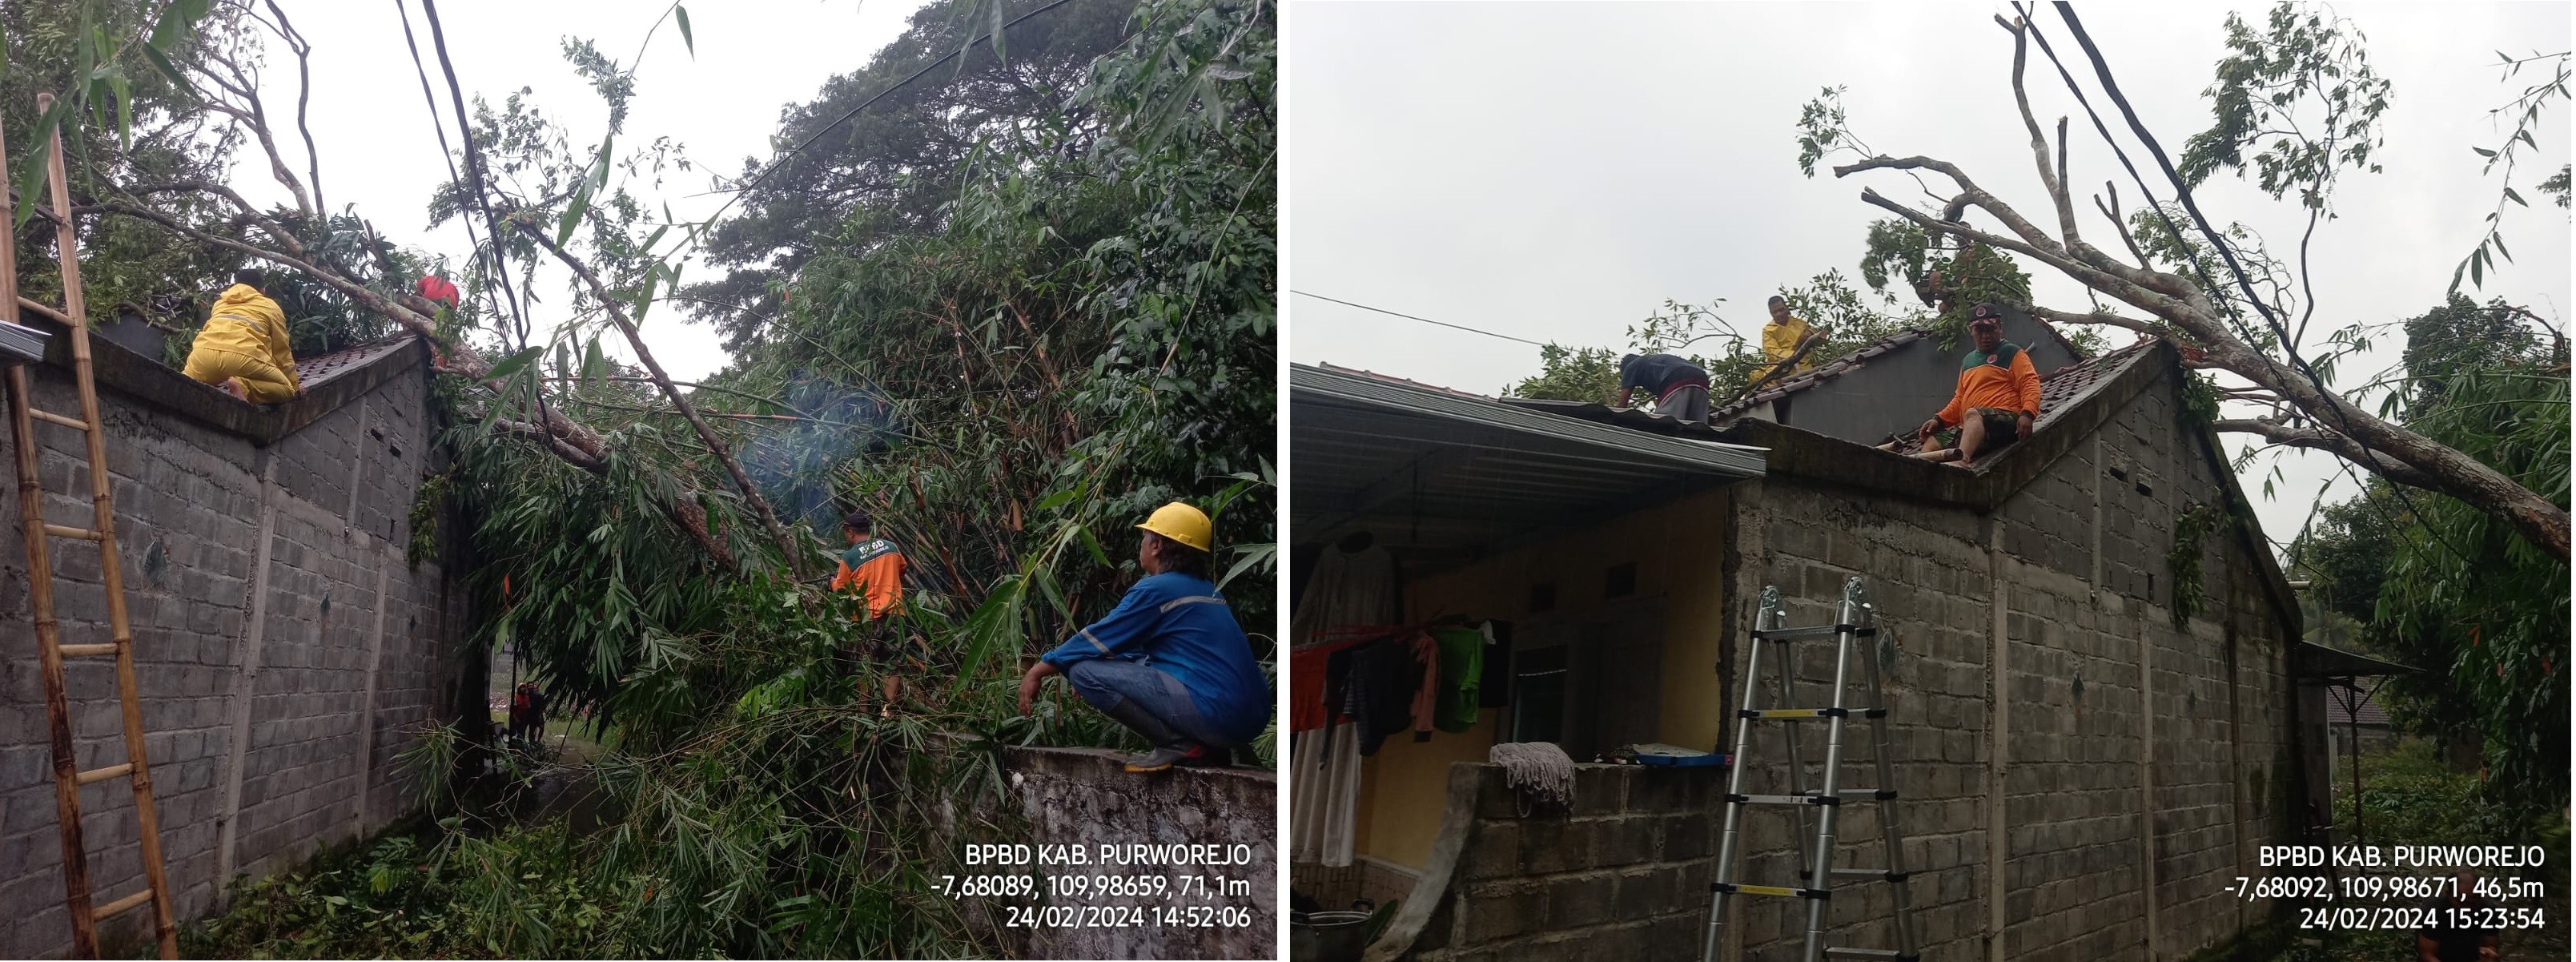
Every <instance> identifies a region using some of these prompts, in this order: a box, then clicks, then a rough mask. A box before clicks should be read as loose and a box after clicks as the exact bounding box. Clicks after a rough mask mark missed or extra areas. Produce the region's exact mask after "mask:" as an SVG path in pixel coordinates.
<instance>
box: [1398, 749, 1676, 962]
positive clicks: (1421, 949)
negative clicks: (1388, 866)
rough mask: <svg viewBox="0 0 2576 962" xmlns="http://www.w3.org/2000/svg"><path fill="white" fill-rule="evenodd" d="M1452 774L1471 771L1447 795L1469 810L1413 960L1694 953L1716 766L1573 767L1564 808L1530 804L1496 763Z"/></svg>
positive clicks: (1641, 958)
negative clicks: (1468, 800) (1464, 794)
mask: <svg viewBox="0 0 2576 962" xmlns="http://www.w3.org/2000/svg"><path fill="white" fill-rule="evenodd" d="M1451 771H1452V772H1453V773H1460V772H1464V773H1467V774H1465V775H1464V776H1455V775H1453V780H1452V782H1451V785H1452V788H1451V791H1452V792H1453V793H1455V792H1460V791H1472V792H1473V793H1474V802H1473V808H1472V809H1471V810H1472V811H1473V813H1474V815H1473V819H1472V821H1471V822H1470V823H1469V824H1468V825H1467V826H1466V827H1465V828H1464V831H1465V833H1466V834H1465V841H1464V844H1463V845H1462V846H1461V847H1460V848H1459V850H1458V855H1457V861H1456V863H1455V869H1454V870H1453V872H1452V874H1451V875H1450V876H1449V883H1448V889H1447V892H1446V893H1445V894H1444V895H1443V896H1442V897H1441V898H1442V904H1440V905H1439V906H1438V907H1436V908H1434V909H1433V911H1432V914H1431V917H1430V920H1429V922H1428V923H1426V924H1425V926H1424V927H1423V929H1422V931H1421V933H1420V934H1419V935H1418V936H1416V937H1415V939H1414V942H1413V950H1414V952H1415V956H1414V957H1416V958H1420V959H1424V960H1436V962H1498V960H1502V959H1513V960H1522V959H1531V960H1551V959H1568V960H1572V959H1620V960H1636V962H1650V960H1673V962H1682V960H1695V959H1698V958H1699V957H1700V947H1701V945H1702V942H1703V939H1704V938H1705V936H1706V928H1705V926H1706V924H1707V919H1708V897H1709V893H1708V882H1709V873H1710V871H1711V870H1712V868H1713V867H1714V866H1715V864H1716V863H1715V862H1714V861H1713V860H1712V857H1713V856H1714V854H1715V852H1716V844H1717V827H1718V826H1717V821H1716V820H1715V819H1714V818H1712V817H1711V815H1712V814H1713V813H1715V812H1716V811H1718V802H1719V799H1721V798H1722V795H1723V792H1724V790H1725V784H1724V781H1723V775H1722V773H1721V772H1719V771H1718V770H1716V769H1707V768H1697V769H1664V768H1646V767H1643V766H1636V765H1578V766H1576V767H1575V790H1574V805H1573V807H1572V808H1571V809H1570V810H1568V811H1563V812H1529V811H1526V810H1525V809H1524V807H1523V804H1522V802H1521V799H1520V797H1519V793H1517V792H1515V791H1513V790H1512V789H1511V788H1510V787H1509V786H1508V784H1507V783H1506V782H1505V780H1504V777H1503V769H1502V768H1501V767H1500V766H1497V765H1490V764H1482V763H1471V762H1459V763H1456V764H1454V765H1452V766H1451ZM1444 831H1445V829H1444Z"/></svg>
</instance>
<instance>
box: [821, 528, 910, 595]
mask: <svg viewBox="0 0 2576 962" xmlns="http://www.w3.org/2000/svg"><path fill="white" fill-rule="evenodd" d="M841 534H842V536H843V537H846V538H848V539H849V542H850V550H848V551H844V552H841V567H840V570H839V571H837V572H835V573H833V575H832V590H834V591H854V592H857V593H858V594H860V595H861V596H864V597H866V598H867V599H868V617H870V618H883V617H885V615H886V612H888V611H892V610H896V609H899V608H901V607H902V606H903V568H904V565H905V564H906V562H905V561H904V557H903V549H902V548H898V547H896V546H895V543H894V542H892V541H888V540H886V539H884V538H880V537H877V536H876V519H874V518H871V517H868V513H867V512H865V511H861V512H858V513H855V514H852V515H850V516H849V517H846V518H843V519H841Z"/></svg>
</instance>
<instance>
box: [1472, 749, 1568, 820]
mask: <svg viewBox="0 0 2576 962" xmlns="http://www.w3.org/2000/svg"><path fill="white" fill-rule="evenodd" d="M1486 758H1488V759H1490V760H1491V761H1493V763H1494V764H1496V765H1500V766H1503V781H1504V783H1506V784H1508V785H1510V786H1511V787H1512V788H1513V789H1514V790H1516V791H1519V792H1520V793H1521V799H1522V800H1523V801H1525V802H1534V803H1536V805H1537V806H1539V807H1546V808H1558V809H1563V808H1572V807H1574V759H1572V758H1569V757H1567V756H1566V754H1565V749H1562V748H1558V747H1556V743H1555V742H1504V743H1502V744H1500V745H1496V746H1494V749H1493V751H1491V752H1489V753H1487V754H1486Z"/></svg>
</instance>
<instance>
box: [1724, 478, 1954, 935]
mask: <svg viewBox="0 0 2576 962" xmlns="http://www.w3.org/2000/svg"><path fill="white" fill-rule="evenodd" d="M1743 500H1745V501H1746V502H1748V507H1747V508H1746V509H1745V510H1746V511H1747V512H1748V514H1749V515H1750V517H1748V518H1747V520H1746V523H1745V527H1748V528H1756V529H1758V530H1759V531H1760V536H1761V543H1760V545H1759V547H1758V548H1757V547H1755V546H1751V545H1748V546H1747V547H1746V553H1747V556H1748V559H1751V558H1759V559H1760V561H1759V563H1758V564H1756V565H1750V567H1752V568H1753V569H1754V570H1752V571H1750V572H1748V573H1747V577H1745V578H1744V579H1743V581H1744V583H1742V584H1740V585H1739V588H1738V590H1739V591H1740V592H1743V593H1746V594H1747V595H1748V596H1751V595H1753V594H1757V593H1758V592H1759V590H1760V586H1762V585H1766V584H1774V585H1778V586H1779V587H1780V589H1781V593H1782V595H1783V600H1784V601H1785V602H1786V605H1785V608H1786V610H1787V615H1788V618H1787V620H1788V623H1789V624H1790V625H1792V626H1797V625H1815V624H1831V623H1833V622H1834V621H1835V619H1836V618H1837V617H1838V615H1837V607H1838V604H1839V602H1840V600H1841V597H1842V592H1843V584H1844V582H1845V581H1846V580H1847V579H1849V578H1850V577H1851V576H1853V575H1860V576H1862V577H1863V578H1865V579H1866V582H1865V583H1866V584H1867V586H1868V588H1869V591H1870V599H1871V601H1872V603H1873V604H1875V605H1876V606H1877V608H1878V610H1879V611H1880V615H1879V633H1878V635H1877V636H1876V638H1875V639H1873V640H1872V642H1871V643H1870V644H1868V646H1867V650H1866V652H1865V653H1864V654H1865V657H1867V658H1868V659H1869V663H1870V664H1874V665H1875V666H1876V667H1877V668H1878V669H1879V670H1880V671H1881V672H1882V673H1883V675H1884V677H1885V679H1886V684H1885V691H1886V696H1887V707H1888V712H1889V719H1888V736H1889V745H1890V749H1891V752H1890V756H1889V762H1890V764H1891V770H1892V773H1893V774H1894V776H1895V782H1894V784H1893V785H1892V786H1882V785H1880V784H1879V783H1878V777H1877V775H1876V772H1875V765H1876V763H1877V751H1876V747H1875V745H1874V743H1873V742H1874V739H1873V738H1872V734H1871V729H1870V727H1869V726H1868V724H1867V723H1866V722H1859V721H1855V722H1852V723H1849V724H1848V725H1847V727H1846V731H1845V745H1844V759H1845V765H1844V767H1843V770H1842V780H1841V783H1840V784H1841V785H1844V786H1852V787H1860V788H1879V787H1893V788H1895V789H1896V790H1897V792H1898V794H1899V797H1900V799H1901V800H1900V801H1899V802H1898V803H1897V817H1898V819H1899V820H1900V828H1901V829H1902V830H1903V832H1904V834H1905V836H1906V842H1905V848H1904V852H1903V855H1904V859H1905V866H1906V868H1907V869H1908V870H1909V871H1910V872H1911V873H1912V877H1911V878H1910V879H1908V880H1907V882H1906V883H1905V885H1906V893H1907V897H1908V900H1909V902H1910V904H1911V905H1912V907H1913V917H1914V920H1915V934H1916V938H1917V940H1918V942H1919V947H1920V948H1921V949H1922V950H1923V953H1924V955H1923V957H1924V958H1925V959H1932V960H1962V959H1976V958H1983V957H1984V949H1983V937H1984V932H1985V928H1986V920H1987V918H1986V917H1987V896H1988V893H1989V888H1990V885H1991V878H1990V877H1989V875H1988V874H1987V873H1988V870H1989V867H1990V865H1989V859H1988V857H1987V856H1988V842H1989V839H1990V838H1991V835H1990V832H1991V830H1992V828H1993V822H1992V819H1991V818H1990V817H1989V816H1990V810H1991V804H1992V799H1991V797H1990V794H1989V792H1988V785H1989V767H1988V766H1989V763H1990V761H1991V757H1990V754H1989V753H1990V751H1991V747H1992V739H1991V738H1990V733H1991V727H1990V726H1991V724H1992V719H1991V715H1990V712H1989V703H1990V698H1989V696H1990V685H1991V676H1990V674H1989V671H1988V668H1989V666H1990V665H1991V664H1992V662H1993V647H1994V643H1993V633H1994V626H1995V624H1996V618H1995V616H1994V611H1993V608H1992V606H1991V605H1990V604H1989V603H1988V599H1989V598H1991V597H1992V592H1993V590H1994V583H1995V578H1994V574H1993V565H1994V556H1993V553H1992V552H1990V551H1989V550H1988V548H1989V546H1990V544H1991V541H1992V537H1991V535H1990V529H1991V525H1990V524H1989V523H1988V522H1986V521H1985V520H1984V519H1982V518H1980V517H1978V516H1977V515H1976V514H1974V513H1973V512H1970V511H1968V510H1966V509H1964V508H1957V507H1949V506H1943V505H1935V504H1928V503H1924V502H1920V501H1916V500H1913V499H1908V498H1900V497H1896V496H1892V495H1882V494H1874V493H1870V492H1865V491H1860V490H1855V489H1825V488H1821V487H1817V486H1814V485H1806V484H1796V483H1777V482H1764V483H1763V489H1762V490H1761V492H1760V493H1759V495H1758V497H1752V498H1746V499H1743ZM1744 610H1745V616H1746V618H1748V619H1749V618H1750V617H1751V614H1752V611H1753V610H1754V609H1753V605H1752V604H1750V603H1748V604H1747V605H1746V607H1745V609H1744ZM1738 637H1739V641H1738V643H1737V645H1736V652H1737V653H1736V655H1735V658H1736V665H1737V670H1738V671H1739V672H1741V671H1742V669H1743V664H1744V650H1745V647H1746V644H1747V643H1745V642H1742V641H1741V640H1740V636H1738ZM1795 648H1796V650H1797V651H1798V652H1799V661H1798V666H1797V667H1798V673H1797V683H1796V685H1795V686H1794V694H1793V697H1794V698H1795V699H1796V700H1797V701H1798V704H1795V705H1781V704H1780V703H1779V699H1778V698H1777V697H1776V696H1775V695H1772V694H1771V693H1770V692H1768V691H1767V690H1766V692H1765V693H1764V694H1763V696H1762V701H1761V702H1759V703H1758V704H1757V707H1801V708H1806V707H1819V706H1822V705H1824V704H1827V702H1826V701H1825V699H1826V698H1827V697H1828V692H1829V690H1830V688H1831V682H1832V680H1833V671H1834V646H1833V643H1832V642H1830V641H1803V642H1797V643H1795ZM1765 655H1766V657H1769V656H1771V655H1772V653H1771V652H1765ZM1868 667H1870V665H1869V664H1854V665H1853V666H1851V671H1852V677H1854V678H1855V679H1857V678H1860V677H1862V672H1863V671H1865V670H1866V669H1867V668H1868ZM1774 668H1776V662H1775V664H1774V666H1773V667H1771V668H1765V669H1764V679H1765V681H1766V682H1768V681H1769V680H1770V679H1772V678H1775V677H1777V674H1776V671H1775V670H1774ZM1736 682H1737V686H1738V687H1736V688H1730V689H1729V690H1728V692H1727V697H1728V700H1729V702H1730V704H1732V703H1734V702H1735V701H1736V700H1737V699H1739V698H1740V686H1741V684H1742V676H1741V674H1738V675H1737V676H1736ZM1854 697H1855V698H1856V697H1857V695H1855V696H1854ZM1789 724H1791V723H1788V722H1763V723H1757V727H1756V728H1755V730H1754V731H1755V737H1756V739H1757V740H1756V742H1755V743H1754V745H1753V747H1752V751H1751V753H1750V762H1749V764H1748V766H1747V768H1746V773H1745V777H1746V779H1747V790H1748V791H1752V792H1757V793H1787V792H1788V791H1790V790H1791V788H1792V787H1793V786H1792V785H1791V782H1790V775H1789V765H1788V753H1787V745H1786V737H1787V736H1786V734H1785V731H1786V726H1787V725H1789ZM1796 724H1798V725H1799V728H1798V729H1797V732H1798V736H1799V738H1800V749H1801V751H1802V755H1803V757H1804V758H1805V759H1806V760H1807V763H1808V765H1809V781H1808V783H1807V787H1809V788H1813V787H1816V785H1817V782H1816V781H1814V779H1815V777H1816V776H1817V775H1820V774H1821V760H1822V758H1823V754H1824V743H1825V736H1826V731H1827V730H1826V728H1825V726H1824V725H1823V724H1822V723H1816V722H1801V723H1796ZM1792 817H1793V816H1792V815H1791V814H1789V810H1785V809H1780V808H1776V807H1762V808H1757V809H1755V810H1754V811H1753V812H1751V813H1749V815H1748V822H1747V824H1746V830H1745V834H1744V837H1743V839H1744V840H1743V842H1742V845H1743V846H1744V850H1745V852H1746V858H1745V859H1744V860H1743V862H1742V870H1741V875H1740V878H1741V880H1742V881H1745V882H1750V883H1754V884H1768V885H1795V884H1797V881H1796V877H1797V872H1798V869H1799V862H1798V860H1797V858H1796V857H1795V855H1794V852H1793V849H1792V848H1791V840H1792V837H1793V835H1796V834H1799V833H1798V832H1796V831H1795V826H1794V824H1793V823H1792V821H1791V819H1792ZM1836 838H1837V843H1838V844H1837V845H1836V852H1835V856H1834V858H1835V863H1834V864H1835V865H1837V866H1840V867H1844V868H1880V867H1883V866H1886V865H1887V864H1888V860H1887V856H1886V854H1885V853H1886V846H1885V843H1884V841H1883V839H1884V831H1883V829H1882V827H1881V824H1880V819H1879V813H1878V811H1877V806H1876V804H1875V803H1871V804H1856V805H1844V806H1842V814H1841V816H1840V823H1839V825H1838V827H1837V829H1836ZM1838 882H1840V884H1838V885H1837V891H1836V892H1835V895H1834V898H1833V900H1832V902H1831V903H1830V909H1829V912H1828V915H1827V918H1828V922H1829V924H1830V925H1831V926H1832V931H1833V932H1834V933H1835V938H1834V939H1833V940H1832V941H1831V944H1833V945H1838V946H1849V947H1855V948H1886V949H1892V948H1895V947H1896V940H1895V934H1894V931H1893V927H1892V925H1891V924H1890V922H1889V920H1890V919H1891V918H1892V917H1893V912H1894V892H1893V890H1892V888H1891V886H1890V885H1889V883H1885V882H1844V881H1840V880H1838ZM1736 901H1737V902H1738V905H1737V906H1736V907H1734V908H1733V909H1731V912H1732V915H1733V918H1732V919H1731V920H1730V922H1729V926H1730V928H1731V930H1732V938H1733V939H1734V940H1735V941H1738V942H1740V944H1741V945H1742V946H1743V948H1744V953H1745V954H1744V956H1743V958H1745V959H1747V960H1757V959H1759V960H1771V959H1794V958H1797V957H1798V956H1797V951H1798V949H1799V948H1800V947H1801V946H1802V945H1803V943H1804V939H1805V932H1806V905H1805V903H1804V902H1803V901H1798V902H1784V901H1782V900H1779V899H1771V898H1746V899H1740V900H1736Z"/></svg>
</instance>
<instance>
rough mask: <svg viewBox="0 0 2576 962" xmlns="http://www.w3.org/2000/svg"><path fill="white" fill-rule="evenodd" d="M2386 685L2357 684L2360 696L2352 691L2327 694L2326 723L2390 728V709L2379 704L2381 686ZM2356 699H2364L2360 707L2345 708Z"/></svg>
mask: <svg viewBox="0 0 2576 962" xmlns="http://www.w3.org/2000/svg"><path fill="white" fill-rule="evenodd" d="M2384 684H2387V683H2386V682H2360V683H2357V684H2356V686H2355V687H2357V688H2359V689H2360V691H2359V693H2358V695H2356V694H2355V693H2354V692H2352V691H2346V690H2340V689H2338V690H2331V691H2328V692H2326V723H2327V724H2331V725H2336V726H2342V725H2375V726H2378V727H2380V728H2386V727H2388V707H2387V706H2385V705H2382V704H2380V703H2379V689H2380V686H2382V685H2384ZM2356 697H2359V698H2361V699H2364V700H2363V701H2362V702H2361V704H2360V705H2359V706H2358V707H2355V708H2351V709H2347V708H2345V707H2344V702H2346V701H2350V700H2352V699H2354V698H2356Z"/></svg>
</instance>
